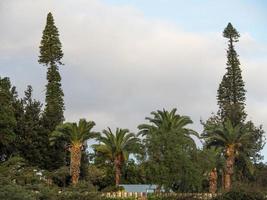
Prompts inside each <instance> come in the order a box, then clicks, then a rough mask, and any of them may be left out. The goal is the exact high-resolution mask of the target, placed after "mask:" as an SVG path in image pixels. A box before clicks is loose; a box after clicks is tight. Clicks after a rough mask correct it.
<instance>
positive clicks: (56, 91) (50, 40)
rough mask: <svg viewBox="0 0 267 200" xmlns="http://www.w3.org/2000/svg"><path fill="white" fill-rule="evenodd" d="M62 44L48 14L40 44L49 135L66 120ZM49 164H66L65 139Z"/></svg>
mask: <svg viewBox="0 0 267 200" xmlns="http://www.w3.org/2000/svg"><path fill="white" fill-rule="evenodd" d="M62 57H63V52H62V45H61V42H60V40H59V33H58V30H57V27H56V26H55V23H54V19H53V16H52V14H51V13H48V15H47V21H46V26H45V29H44V31H43V36H42V40H41V45H40V56H39V63H40V64H43V65H45V66H47V68H48V70H47V81H48V83H47V85H46V98H45V103H46V104H45V108H44V113H43V127H44V129H45V130H46V131H47V134H48V137H49V136H50V133H51V132H52V131H54V130H55V128H56V126H57V125H59V124H61V123H62V122H63V121H64V109H65V108H64V100H63V97H64V94H63V91H62V88H61V76H60V74H59V69H58V67H59V66H60V65H63V63H62V62H61V59H62ZM47 159H48V161H47V163H48V166H47V167H46V168H49V169H54V168H59V167H61V166H63V165H64V164H65V159H66V152H65V151H64V141H58V142H55V145H54V146H53V147H51V149H50V153H49V154H48V155H47Z"/></svg>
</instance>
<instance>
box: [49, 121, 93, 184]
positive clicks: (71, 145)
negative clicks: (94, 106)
mask: <svg viewBox="0 0 267 200" xmlns="http://www.w3.org/2000/svg"><path fill="white" fill-rule="evenodd" d="M94 126H95V123H94V122H93V121H88V122H87V121H86V120H85V119H80V120H79V123H78V124H77V123H64V124H62V125H59V126H58V127H57V128H56V130H55V131H54V132H52V135H51V138H50V140H51V144H53V143H54V142H55V141H56V140H57V139H62V140H64V141H66V142H67V144H68V145H67V147H68V150H69V151H70V175H71V179H72V184H73V185H76V184H77V183H78V181H79V176H80V166H81V155H82V150H83V144H84V143H85V142H86V141H87V140H88V139H90V138H94V137H95V136H96V135H97V134H96V133H94V132H91V129H92V128H93V127H94Z"/></svg>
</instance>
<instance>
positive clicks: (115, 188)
mask: <svg viewBox="0 0 267 200" xmlns="http://www.w3.org/2000/svg"><path fill="white" fill-rule="evenodd" d="M118 191H124V187H123V186H115V185H112V186H108V187H106V188H104V189H103V190H101V192H118Z"/></svg>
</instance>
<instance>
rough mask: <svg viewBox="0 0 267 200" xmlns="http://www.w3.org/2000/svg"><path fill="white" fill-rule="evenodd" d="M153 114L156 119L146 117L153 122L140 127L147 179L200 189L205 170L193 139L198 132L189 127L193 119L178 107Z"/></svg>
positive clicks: (170, 186) (180, 188)
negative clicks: (179, 111)
mask: <svg viewBox="0 0 267 200" xmlns="http://www.w3.org/2000/svg"><path fill="white" fill-rule="evenodd" d="M151 114H152V115H153V118H146V119H147V120H149V122H150V124H142V125H140V126H139V127H138V128H139V129H140V134H142V135H143V136H146V137H145V139H144V144H145V147H146V153H147V160H146V162H145V165H146V167H145V168H146V172H147V176H148V181H150V182H152V183H156V184H158V185H163V186H164V188H165V189H166V190H169V189H172V190H173V191H199V190H200V189H201V184H202V174H201V173H202V170H201V168H200V167H199V166H198V165H196V162H197V149H196V145H195V142H194V140H193V139H192V138H191V135H197V133H195V132H194V131H192V130H190V129H188V128H186V126H187V125H188V124H191V123H192V121H191V119H190V118H189V117H186V116H180V115H178V114H176V109H173V110H172V111H171V112H168V111H165V110H163V111H157V112H152V113H151Z"/></svg>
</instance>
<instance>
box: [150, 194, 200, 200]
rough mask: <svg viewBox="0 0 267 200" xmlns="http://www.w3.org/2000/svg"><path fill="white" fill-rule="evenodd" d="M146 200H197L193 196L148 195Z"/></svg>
mask: <svg viewBox="0 0 267 200" xmlns="http://www.w3.org/2000/svg"><path fill="white" fill-rule="evenodd" d="M147 200H199V199H198V198H195V197H194V196H193V195H192V196H191V195H190V196H186V197H178V196H175V195H174V196H158V195H154V194H152V195H148V197H147Z"/></svg>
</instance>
